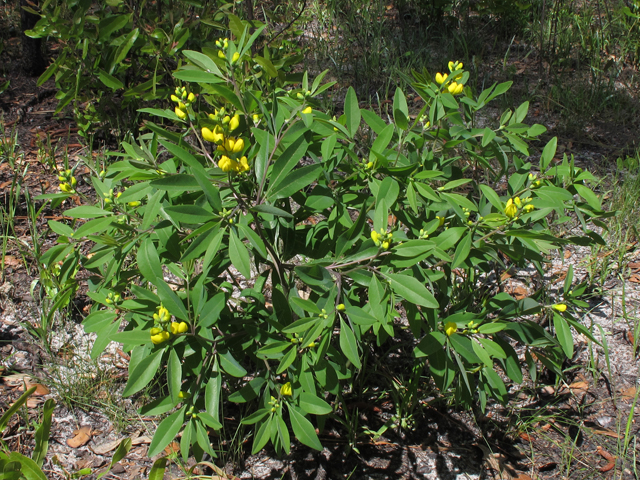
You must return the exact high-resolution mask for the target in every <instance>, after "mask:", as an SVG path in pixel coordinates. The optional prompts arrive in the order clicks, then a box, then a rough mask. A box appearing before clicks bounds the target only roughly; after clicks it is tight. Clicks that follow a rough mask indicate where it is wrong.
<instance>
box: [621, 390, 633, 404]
mask: <svg viewBox="0 0 640 480" xmlns="http://www.w3.org/2000/svg"><path fill="white" fill-rule="evenodd" d="M620 395H621V399H622V400H623V401H625V402H628V401H629V400H633V399H634V398H635V397H636V387H634V386H631V387H628V388H625V389H622V390H620Z"/></svg>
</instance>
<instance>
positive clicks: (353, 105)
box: [344, 87, 361, 138]
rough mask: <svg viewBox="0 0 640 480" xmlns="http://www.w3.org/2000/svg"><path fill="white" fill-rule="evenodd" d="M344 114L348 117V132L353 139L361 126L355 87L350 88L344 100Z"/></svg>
mask: <svg viewBox="0 0 640 480" xmlns="http://www.w3.org/2000/svg"><path fill="white" fill-rule="evenodd" d="M344 113H345V115H346V116H347V130H348V131H349V136H350V137H351V138H353V136H354V135H355V134H356V131H357V130H358V127H359V126H360V118H361V115H360V107H359V106H358V99H357V97H356V91H355V90H354V89H353V87H349V90H347V96H346V97H345V99H344Z"/></svg>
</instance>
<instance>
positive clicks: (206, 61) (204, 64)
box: [182, 50, 222, 77]
mask: <svg viewBox="0 0 640 480" xmlns="http://www.w3.org/2000/svg"><path fill="white" fill-rule="evenodd" d="M182 54H183V55H184V56H185V57H187V58H188V59H189V60H191V61H192V62H193V63H195V64H196V65H198V66H199V67H200V68H203V69H204V70H206V71H207V72H210V73H215V74H216V75H218V76H219V77H222V72H221V71H220V69H219V68H218V66H217V65H216V63H215V62H214V61H213V60H212V59H211V58H210V57H209V56H208V55H205V54H204V53H200V52H196V51H195V50H184V51H183V52H182Z"/></svg>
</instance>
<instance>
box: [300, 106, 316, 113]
mask: <svg viewBox="0 0 640 480" xmlns="http://www.w3.org/2000/svg"><path fill="white" fill-rule="evenodd" d="M312 111H313V109H312V108H311V107H307V108H305V109H304V110H302V113H311V112H312Z"/></svg>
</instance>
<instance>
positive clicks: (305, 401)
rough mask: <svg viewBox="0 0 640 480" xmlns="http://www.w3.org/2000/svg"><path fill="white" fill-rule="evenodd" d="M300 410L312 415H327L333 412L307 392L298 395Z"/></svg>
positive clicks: (325, 403) (323, 402)
mask: <svg viewBox="0 0 640 480" xmlns="http://www.w3.org/2000/svg"><path fill="white" fill-rule="evenodd" d="M300 408H302V410H304V411H305V412H306V413H311V414H313V415H327V414H329V413H331V412H332V411H333V409H332V408H331V405H329V404H328V403H327V402H325V401H324V400H322V399H321V398H319V397H316V396H315V395H313V394H311V393H308V392H302V393H301V394H300Z"/></svg>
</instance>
